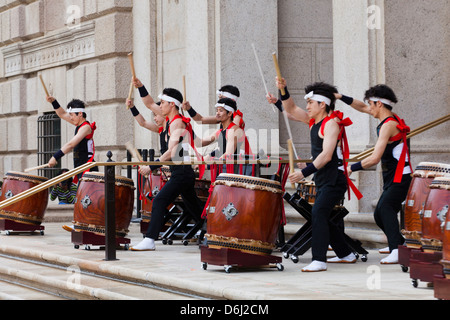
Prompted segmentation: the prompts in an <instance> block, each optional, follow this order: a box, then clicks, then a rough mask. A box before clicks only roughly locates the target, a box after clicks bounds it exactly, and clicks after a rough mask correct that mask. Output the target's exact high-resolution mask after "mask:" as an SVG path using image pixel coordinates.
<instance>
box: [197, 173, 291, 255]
mask: <svg viewBox="0 0 450 320" xmlns="http://www.w3.org/2000/svg"><path fill="white" fill-rule="evenodd" d="M282 196H283V190H282V187H281V184H280V183H279V182H278V181H272V180H266V179H262V178H256V177H250V176H240V175H233V174H221V175H219V176H218V177H217V180H216V181H215V183H214V191H213V192H212V195H211V200H210V203H209V207H208V208H207V213H208V216H207V234H206V236H205V237H206V238H207V244H208V247H209V248H211V249H221V248H228V249H235V250H240V251H242V252H245V253H250V254H257V255H270V254H271V253H272V251H273V249H274V248H275V242H276V238H277V235H278V230H279V228H280V222H281V218H282V205H283V198H282Z"/></svg>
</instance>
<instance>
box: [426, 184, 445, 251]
mask: <svg viewBox="0 0 450 320" xmlns="http://www.w3.org/2000/svg"><path fill="white" fill-rule="evenodd" d="M449 206H450V176H449V177H440V178H436V179H434V180H433V182H431V185H430V193H429V194H428V198H427V201H426V203H425V206H424V211H423V220H422V239H421V243H422V248H423V251H424V252H436V251H438V252H440V251H442V242H443V233H444V232H443V231H444V227H445V223H446V219H447V216H448V215H449Z"/></svg>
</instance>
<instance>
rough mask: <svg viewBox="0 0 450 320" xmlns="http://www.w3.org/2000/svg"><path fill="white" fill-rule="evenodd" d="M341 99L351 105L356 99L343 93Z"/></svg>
mask: <svg viewBox="0 0 450 320" xmlns="http://www.w3.org/2000/svg"><path fill="white" fill-rule="evenodd" d="M341 101H342V102H344V103H345V104H348V105H349V106H351V105H352V103H353V101H354V99H353V98H352V97H348V96H344V95H342V98H341Z"/></svg>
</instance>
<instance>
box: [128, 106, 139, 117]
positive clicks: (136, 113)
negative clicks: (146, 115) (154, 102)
mask: <svg viewBox="0 0 450 320" xmlns="http://www.w3.org/2000/svg"><path fill="white" fill-rule="evenodd" d="M130 110H131V113H132V114H133V117H137V116H138V115H139V110H138V109H137V108H136V106H134V107H133V108H130Z"/></svg>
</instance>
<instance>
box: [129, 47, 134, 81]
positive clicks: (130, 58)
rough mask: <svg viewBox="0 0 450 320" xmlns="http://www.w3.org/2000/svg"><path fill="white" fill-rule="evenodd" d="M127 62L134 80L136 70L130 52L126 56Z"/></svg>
mask: <svg viewBox="0 0 450 320" xmlns="http://www.w3.org/2000/svg"><path fill="white" fill-rule="evenodd" d="M128 60H130V68H131V74H132V75H133V79H136V69H135V68H134V59H133V52H130V53H129V54H128Z"/></svg>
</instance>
